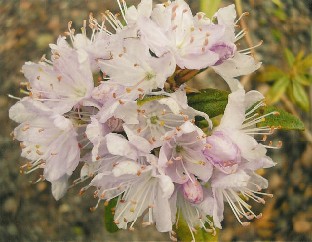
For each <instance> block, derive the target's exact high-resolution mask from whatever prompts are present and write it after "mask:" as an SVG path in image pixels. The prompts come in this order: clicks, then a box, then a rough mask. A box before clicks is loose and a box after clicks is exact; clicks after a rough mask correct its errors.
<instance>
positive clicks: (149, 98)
mask: <svg viewBox="0 0 312 242" xmlns="http://www.w3.org/2000/svg"><path fill="white" fill-rule="evenodd" d="M165 97H167V96H164V95H159V96H145V97H144V98H143V99H138V100H137V105H138V106H142V105H144V104H145V103H147V102H151V101H156V100H159V99H162V98H165Z"/></svg>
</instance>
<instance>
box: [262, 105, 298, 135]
mask: <svg viewBox="0 0 312 242" xmlns="http://www.w3.org/2000/svg"><path fill="white" fill-rule="evenodd" d="M258 112H259V114H260V115H265V114H268V113H271V112H277V114H272V115H269V116H267V117H265V120H264V121H263V122H260V123H258V124H257V126H258V127H265V126H269V127H278V128H279V129H283V130H304V124H303V122H302V121H301V120H300V119H299V118H297V117H296V116H294V115H292V114H290V113H288V112H286V111H284V110H283V109H279V108H276V107H273V106H267V107H264V108H261V109H259V110H258Z"/></svg>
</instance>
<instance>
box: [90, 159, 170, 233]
mask: <svg viewBox="0 0 312 242" xmlns="http://www.w3.org/2000/svg"><path fill="white" fill-rule="evenodd" d="M155 159H156V157H153V156H150V157H149V158H148V159H147V161H146V162H147V163H144V162H143V163H141V164H140V163H137V162H134V161H123V162H119V163H118V164H116V165H115V166H114V168H113V169H112V171H111V172H106V173H104V172H102V173H99V174H97V175H96V176H95V177H94V179H93V180H92V181H91V183H90V186H95V187H97V191H96V194H97V196H98V197H99V200H101V199H105V200H108V201H109V200H110V199H112V198H114V197H118V201H117V205H116V209H115V212H114V214H115V215H114V222H115V224H116V225H117V226H118V227H119V228H123V229H125V228H127V227H128V223H130V226H129V229H130V230H131V229H133V225H134V223H135V222H136V221H137V219H138V218H139V217H140V216H141V215H142V214H143V212H144V211H146V210H148V213H147V216H145V217H144V220H143V224H145V225H149V224H152V223H156V228H157V229H158V230H159V231H160V232H169V231H171V230H172V221H171V212H170V204H169V198H170V196H171V194H172V193H173V189H174V186H173V183H172V181H171V179H170V178H169V177H168V176H166V175H164V174H162V173H159V172H158V171H157V170H156V168H155V167H154V166H153V165H152V164H153V163H154V162H156V161H155ZM151 160H152V161H151ZM149 163H150V164H149Z"/></svg>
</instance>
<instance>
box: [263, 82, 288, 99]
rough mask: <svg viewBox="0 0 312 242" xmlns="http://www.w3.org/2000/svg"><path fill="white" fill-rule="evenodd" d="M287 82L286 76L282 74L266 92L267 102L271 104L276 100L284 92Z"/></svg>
mask: <svg viewBox="0 0 312 242" xmlns="http://www.w3.org/2000/svg"><path fill="white" fill-rule="evenodd" d="M289 83H290V80H289V78H288V77H287V76H283V77H281V78H280V79H278V80H277V81H276V82H275V83H274V85H273V86H272V87H271V88H270V90H269V92H268V93H267V96H266V98H267V101H268V103H270V104H273V103H275V102H277V101H278V100H279V99H280V98H281V96H282V95H283V94H284V92H285V90H286V88H287V86H288V85H289Z"/></svg>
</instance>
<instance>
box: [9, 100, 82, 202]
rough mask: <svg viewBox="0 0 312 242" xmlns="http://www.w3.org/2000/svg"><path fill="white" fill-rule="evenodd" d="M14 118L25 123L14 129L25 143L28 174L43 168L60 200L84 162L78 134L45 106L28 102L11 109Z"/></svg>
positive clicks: (24, 151) (24, 154)
mask: <svg viewBox="0 0 312 242" xmlns="http://www.w3.org/2000/svg"><path fill="white" fill-rule="evenodd" d="M9 114H10V118H11V119H13V120H14V121H16V122H18V123H21V124H20V125H19V126H18V127H16V128H15V129H14V132H13V134H14V137H15V139H17V140H19V141H21V147H22V156H23V157H25V158H27V159H29V160H30V162H29V163H28V164H27V166H28V167H29V168H30V169H29V170H28V171H26V172H27V173H28V172H31V171H33V170H36V169H38V168H43V177H44V179H46V180H48V181H50V182H51V183H52V192H53V195H54V197H55V198H56V199H59V198H60V197H61V196H63V195H64V193H65V191H66V188H67V178H68V177H69V176H70V175H71V174H72V172H73V171H74V170H75V169H76V167H77V165H78V163H79V159H80V149H79V146H78V141H77V133H76V130H75V128H74V126H73V124H72V122H71V121H70V120H69V119H66V118H65V117H63V116H61V115H59V114H55V113H53V112H52V111H51V109H49V108H47V107H45V106H44V105H43V104H42V103H40V102H38V101H35V100H32V99H30V98H24V99H22V100H21V101H19V102H17V103H16V104H15V105H14V106H12V107H11V109H10V112H9Z"/></svg>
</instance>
